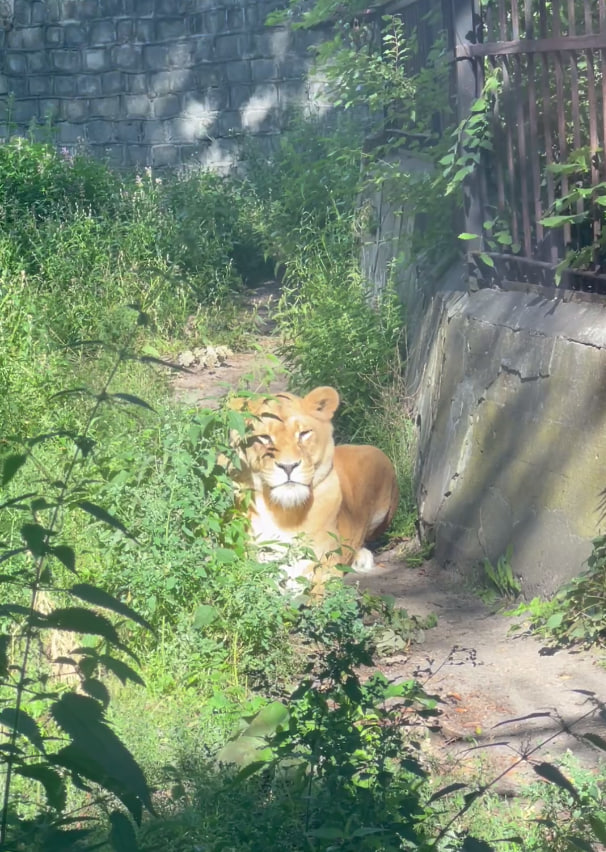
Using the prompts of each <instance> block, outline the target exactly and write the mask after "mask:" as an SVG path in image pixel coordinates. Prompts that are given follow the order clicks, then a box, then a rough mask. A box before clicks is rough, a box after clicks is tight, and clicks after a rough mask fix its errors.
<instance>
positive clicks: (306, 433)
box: [299, 429, 311, 441]
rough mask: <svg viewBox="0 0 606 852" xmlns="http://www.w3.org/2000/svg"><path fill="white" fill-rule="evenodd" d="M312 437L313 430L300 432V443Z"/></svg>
mask: <svg viewBox="0 0 606 852" xmlns="http://www.w3.org/2000/svg"><path fill="white" fill-rule="evenodd" d="M310 435H311V429H306V430H305V431H303V432H299V441H306V440H307V439H308V438H309V436H310Z"/></svg>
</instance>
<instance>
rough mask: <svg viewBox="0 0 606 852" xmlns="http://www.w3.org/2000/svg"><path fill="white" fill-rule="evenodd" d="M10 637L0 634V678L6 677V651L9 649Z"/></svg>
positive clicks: (7, 664)
mask: <svg viewBox="0 0 606 852" xmlns="http://www.w3.org/2000/svg"><path fill="white" fill-rule="evenodd" d="M10 644H11V637H10V636H8V635H7V634H6V633H2V634H0V678H6V677H8V666H9V658H8V649H9V648H10Z"/></svg>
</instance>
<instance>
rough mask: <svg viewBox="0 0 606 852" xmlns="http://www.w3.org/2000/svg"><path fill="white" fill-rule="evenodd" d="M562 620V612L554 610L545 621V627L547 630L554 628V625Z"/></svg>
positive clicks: (556, 625)
mask: <svg viewBox="0 0 606 852" xmlns="http://www.w3.org/2000/svg"><path fill="white" fill-rule="evenodd" d="M563 621H564V613H563V612H554V614H553V615H550V616H549V618H548V619H547V621H546V622H545V627H547V629H548V630H555V629H556V627H559V626H560V625H561V623H562V622H563Z"/></svg>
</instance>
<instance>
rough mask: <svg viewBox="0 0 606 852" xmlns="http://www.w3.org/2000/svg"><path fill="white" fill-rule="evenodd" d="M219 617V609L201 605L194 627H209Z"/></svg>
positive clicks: (196, 613)
mask: <svg viewBox="0 0 606 852" xmlns="http://www.w3.org/2000/svg"><path fill="white" fill-rule="evenodd" d="M218 617H219V613H218V611H217V608H216V607H214V606H210V605H209V604H201V605H200V606H199V607H197V609H196V611H195V613H194V627H208V625H209V624H212V623H213V621H216V620H217V618H218Z"/></svg>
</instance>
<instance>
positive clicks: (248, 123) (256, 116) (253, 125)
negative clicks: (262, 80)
mask: <svg viewBox="0 0 606 852" xmlns="http://www.w3.org/2000/svg"><path fill="white" fill-rule="evenodd" d="M277 109H278V93H277V90H276V89H275V87H273V86H262V87H261V88H260V89H258V90H257V91H256V92H255V93H254V95H253V96H252V97H251V98H250V100H249V101H248V103H247V104H246V105H245V106H244V107H242V109H241V111H240V113H241V116H242V127H243V128H244V129H245V130H253V131H254V130H258V129H259V128H260V127H261V125H262V124H263V122H264V121H265V119H266V118H267V116H268V115H269V114H270V112H271V111H272V110H277Z"/></svg>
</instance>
